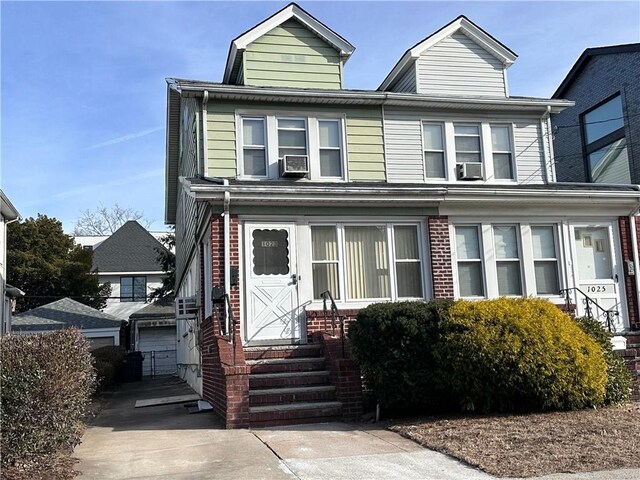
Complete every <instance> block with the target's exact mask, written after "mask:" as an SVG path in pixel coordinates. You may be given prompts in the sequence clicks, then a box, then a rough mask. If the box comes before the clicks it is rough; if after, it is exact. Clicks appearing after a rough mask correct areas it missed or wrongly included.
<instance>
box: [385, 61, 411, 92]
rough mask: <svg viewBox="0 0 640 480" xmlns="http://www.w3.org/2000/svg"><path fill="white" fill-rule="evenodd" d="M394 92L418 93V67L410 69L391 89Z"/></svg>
mask: <svg viewBox="0 0 640 480" xmlns="http://www.w3.org/2000/svg"><path fill="white" fill-rule="evenodd" d="M389 90H390V91H392V92H401V93H416V66H415V63H414V64H412V65H411V67H409V70H407V71H406V72H405V73H404V74H403V75H402V76H401V77H400V79H399V80H398V81H397V82H396V83H394V84H393V86H392V87H391V88H390V89H389Z"/></svg>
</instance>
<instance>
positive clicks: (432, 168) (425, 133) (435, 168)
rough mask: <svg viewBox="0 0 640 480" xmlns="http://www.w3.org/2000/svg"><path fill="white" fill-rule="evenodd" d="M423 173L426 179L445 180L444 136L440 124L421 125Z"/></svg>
mask: <svg viewBox="0 0 640 480" xmlns="http://www.w3.org/2000/svg"><path fill="white" fill-rule="evenodd" d="M422 141H423V146H424V172H425V177H426V178H446V176H447V175H446V166H445V156H444V135H443V125H442V124H441V123H427V122H425V123H423V124H422Z"/></svg>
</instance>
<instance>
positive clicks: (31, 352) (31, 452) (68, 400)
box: [0, 329, 95, 468]
mask: <svg viewBox="0 0 640 480" xmlns="http://www.w3.org/2000/svg"><path fill="white" fill-rule="evenodd" d="M0 346H1V355H2V372H1V373H0V387H1V389H2V396H1V411H0V417H1V420H2V439H1V448H2V467H3V468H8V467H11V465H13V464H14V462H16V461H17V460H26V459H29V458H32V457H43V456H44V457H46V456H47V455H52V454H54V453H56V452H58V451H60V450H64V449H70V448H72V447H73V446H75V445H76V444H77V443H78V442H79V439H80V429H81V426H82V418H83V415H84V413H85V410H86V407H87V405H88V403H89V400H90V396H91V393H92V391H93V387H94V381H95V374H94V370H93V365H92V359H91V355H90V353H89V342H88V341H87V340H86V338H85V337H84V336H82V335H81V334H80V332H79V331H78V330H75V329H69V330H62V331H58V332H52V333H45V334H37V335H28V336H15V335H7V336H5V337H2V339H1V340H0Z"/></svg>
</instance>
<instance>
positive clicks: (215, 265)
mask: <svg viewBox="0 0 640 480" xmlns="http://www.w3.org/2000/svg"><path fill="white" fill-rule="evenodd" d="M229 227H230V232H229V238H230V240H231V242H230V248H229V258H230V265H231V266H232V267H233V266H235V267H238V266H239V265H240V254H239V252H240V240H239V237H238V216H237V215H231V216H230V219H229ZM211 263H212V266H211V272H212V277H213V279H212V280H213V281H212V283H213V285H218V286H221V287H224V218H223V217H222V216H220V215H213V216H212V217H211ZM227 293H229V299H230V300H231V309H232V310H233V316H234V318H235V320H236V333H238V334H239V333H240V287H231V291H230V292H227Z"/></svg>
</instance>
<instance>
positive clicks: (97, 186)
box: [47, 168, 164, 201]
mask: <svg viewBox="0 0 640 480" xmlns="http://www.w3.org/2000/svg"><path fill="white" fill-rule="evenodd" d="M162 175H164V168H157V169H155V170H149V171H148V172H143V173H139V174H138V175H127V176H126V177H124V178H120V179H117V180H111V181H110V182H104V183H92V184H91V185H87V186H84V187H79V188H72V189H70V190H65V191H63V192H58V193H56V194H53V195H51V196H49V198H48V200H47V201H49V200H51V199H57V200H60V199H64V198H70V197H75V196H78V195H83V194H86V193H91V192H96V191H99V190H105V189H108V188H112V187H119V186H121V185H126V184H128V183H132V182H135V181H138V180H144V179H146V178H153V177H160V176H162Z"/></svg>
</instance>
